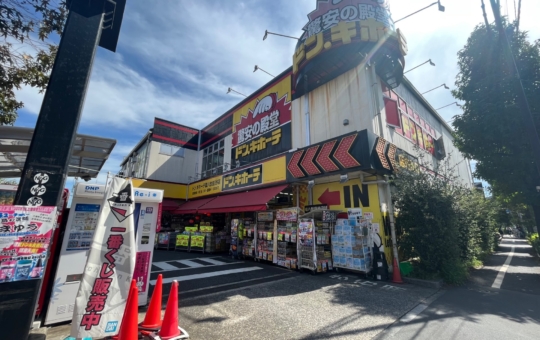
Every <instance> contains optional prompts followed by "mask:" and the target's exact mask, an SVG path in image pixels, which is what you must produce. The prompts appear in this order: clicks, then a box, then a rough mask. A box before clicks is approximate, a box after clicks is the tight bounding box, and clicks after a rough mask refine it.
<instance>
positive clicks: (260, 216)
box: [257, 211, 274, 222]
mask: <svg viewBox="0 0 540 340" xmlns="http://www.w3.org/2000/svg"><path fill="white" fill-rule="evenodd" d="M273 220H274V213H273V212H271V211H260V212H258V213H257V221H259V222H272V221H273Z"/></svg>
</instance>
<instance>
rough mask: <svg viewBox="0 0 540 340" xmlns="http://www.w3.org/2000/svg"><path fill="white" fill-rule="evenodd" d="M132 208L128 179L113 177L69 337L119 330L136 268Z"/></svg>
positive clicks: (95, 335) (83, 336) (131, 193)
mask: <svg viewBox="0 0 540 340" xmlns="http://www.w3.org/2000/svg"><path fill="white" fill-rule="evenodd" d="M134 210H135V203H134V202H133V187H132V185H131V180H125V179H122V178H114V180H113V182H112V185H111V186H109V188H108V189H107V192H106V193H105V200H104V202H103V208H102V210H101V214H100V216H99V218H98V223H97V227H96V231H95V233H94V239H93V242H92V247H91V248H90V253H89V255H88V260H87V262H86V267H85V270H84V274H83V278H82V282H81V286H80V287H79V292H78V294H77V299H76V301H75V310H74V312H73V322H72V324H71V336H72V337H75V338H77V339H79V338H85V337H94V338H100V337H105V336H107V335H114V334H116V332H117V331H118V330H119V329H120V328H119V327H120V322H121V320H122V316H123V314H124V309H125V305H126V300H127V296H128V292H129V287H130V284H131V279H132V274H133V271H134V269H135V250H136V247H135V239H134V234H135V233H134V229H135V228H134V219H133V212H134Z"/></svg>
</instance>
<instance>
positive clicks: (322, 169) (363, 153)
mask: <svg viewBox="0 0 540 340" xmlns="http://www.w3.org/2000/svg"><path fill="white" fill-rule="evenodd" d="M377 138H378V136H377V135H375V134H374V133H372V132H369V131H368V130H362V131H360V132H354V133H349V134H346V135H343V136H340V137H336V138H333V139H330V140H327V141H324V142H321V143H317V144H313V145H311V146H309V147H307V148H303V149H299V150H297V151H295V152H290V153H289V154H287V181H288V182H295V181H305V180H309V179H312V178H315V177H320V176H326V175H328V174H332V173H335V174H339V173H347V172H349V171H356V170H362V171H365V172H370V173H375V172H376V171H377V170H380V169H379V168H378V167H377V157H378V155H377V154H376V152H375V146H376V144H377ZM385 145H386V144H385Z"/></svg>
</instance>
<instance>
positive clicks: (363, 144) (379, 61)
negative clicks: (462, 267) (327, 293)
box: [122, 0, 472, 279]
mask: <svg viewBox="0 0 540 340" xmlns="http://www.w3.org/2000/svg"><path fill="white" fill-rule="evenodd" d="M314 5H315V6H316V7H315V9H314V10H313V11H312V12H311V13H309V15H308V20H307V22H305V23H299V24H301V25H302V24H303V25H304V26H303V29H304V33H303V35H302V37H301V39H300V40H299V41H298V44H297V46H296V48H295V51H292V53H291V54H292V58H291V61H292V66H291V67H290V68H289V69H287V70H285V71H283V72H282V73H281V74H279V75H278V76H277V77H275V78H274V79H272V80H271V81H270V82H268V83H267V84H266V85H264V86H263V87H261V88H260V89H259V90H257V91H255V92H254V93H252V94H251V95H249V96H248V97H247V98H246V99H244V100H243V101H241V102H240V103H239V104H238V105H236V106H235V107H233V108H231V109H230V110H229V111H227V112H225V113H224V114H223V115H221V116H220V117H219V118H217V119H216V120H214V121H213V122H211V123H210V124H209V125H208V126H206V127H204V128H203V129H200V130H199V129H195V128H192V127H188V126H185V125H183V124H181V123H182V122H170V121H166V120H163V119H160V118H155V122H154V126H153V128H152V129H150V130H149V131H148V133H147V134H146V135H145V136H144V137H143V139H141V141H140V142H139V143H138V144H137V145H136V146H135V148H134V149H133V151H132V152H131V153H130V154H129V155H127V156H126V158H125V160H124V162H123V163H122V173H123V174H124V175H126V176H131V177H134V178H136V179H135V180H134V184H135V186H138V187H145V188H155V189H162V190H164V201H163V203H162V211H163V213H162V216H161V232H160V233H158V236H157V237H156V242H157V248H158V249H163V250H173V249H174V250H179V251H184V250H185V251H201V252H224V253H229V254H231V255H232V256H235V257H252V258H254V259H255V260H257V261H268V262H271V263H274V264H276V265H280V266H284V267H287V268H291V269H302V270H312V271H317V272H321V271H328V270H333V269H334V268H343V269H347V270H352V271H359V272H365V273H370V274H374V275H375V277H377V278H379V279H381V278H384V277H385V275H387V268H388V267H387V266H386V264H388V265H389V267H390V269H392V268H391V267H392V264H393V263H394V257H395V256H396V255H397V252H396V249H395V247H394V245H396V243H395V236H394V237H393V236H392V234H393V232H392V231H393V229H394V225H393V215H392V214H391V213H390V211H392V206H391V190H389V185H388V183H387V180H388V175H391V174H393V173H394V172H395V171H398V170H399V169H400V168H403V167H418V159H419V157H420V156H423V157H422V158H423V159H424V160H427V162H428V165H427V166H424V167H423V168H422V169H423V170H424V171H430V172H433V171H432V170H431V169H435V168H436V165H437V164H438V163H439V162H442V161H446V160H447V161H448V162H449V163H450V166H452V167H454V169H455V170H456V173H457V175H458V177H459V180H461V181H462V182H463V183H465V184H468V185H471V183H472V178H471V172H470V167H469V163H468V160H466V159H464V158H463V156H462V155H461V154H460V153H459V152H458V150H457V149H455V148H454V146H453V144H452V133H451V129H450V127H449V126H448V125H447V124H446V123H445V122H444V120H443V119H442V118H441V116H440V115H439V114H438V113H437V111H436V110H434V109H433V107H432V106H431V105H430V104H429V103H428V102H427V101H426V100H425V98H424V97H423V96H422V95H421V94H420V93H419V92H418V91H417V89H416V88H415V87H414V85H413V84H412V83H411V82H410V81H409V80H408V79H407V78H405V77H404V76H403V70H404V67H405V57H406V55H407V53H408V50H407V41H406V38H405V37H404V35H403V33H402V32H401V31H400V30H399V29H395V28H394V24H393V21H392V19H391V17H390V15H389V11H388V7H387V4H386V2H385V1H382V0H378V1H374V0H344V1H330V0H329V1H314ZM434 174H435V173H434ZM435 175H436V174H435ZM381 262H384V265H382V266H381ZM374 263H375V265H374Z"/></svg>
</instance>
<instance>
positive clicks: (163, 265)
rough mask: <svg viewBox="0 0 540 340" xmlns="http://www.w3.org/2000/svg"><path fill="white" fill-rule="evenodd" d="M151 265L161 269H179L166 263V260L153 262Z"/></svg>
mask: <svg viewBox="0 0 540 340" xmlns="http://www.w3.org/2000/svg"><path fill="white" fill-rule="evenodd" d="M152 265H154V266H156V267H158V268H159V269H162V270H176V269H179V268H178V267H175V266H173V265H170V264H168V263H167V262H154V263H152Z"/></svg>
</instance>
